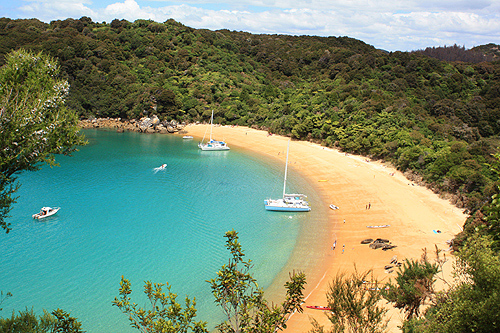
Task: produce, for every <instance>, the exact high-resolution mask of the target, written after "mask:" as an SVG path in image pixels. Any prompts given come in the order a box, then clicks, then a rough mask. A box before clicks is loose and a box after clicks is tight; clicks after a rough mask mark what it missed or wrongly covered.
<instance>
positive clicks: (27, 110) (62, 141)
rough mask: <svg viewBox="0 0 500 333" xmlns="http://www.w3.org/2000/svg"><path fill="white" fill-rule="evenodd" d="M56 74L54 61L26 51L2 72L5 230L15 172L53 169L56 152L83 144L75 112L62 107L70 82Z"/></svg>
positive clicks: (0, 204)
mask: <svg viewBox="0 0 500 333" xmlns="http://www.w3.org/2000/svg"><path fill="white" fill-rule="evenodd" d="M58 75H59V67H58V65H57V62H56V61H55V60H54V59H53V58H51V57H49V56H47V55H44V54H42V53H33V52H29V51H24V50H17V51H12V52H11V53H9V54H8V55H7V58H6V63H5V64H4V65H3V66H2V67H1V68H0V225H1V226H2V228H3V229H5V231H6V232H9V230H10V227H9V225H10V224H9V223H8V222H7V221H6V220H5V219H6V217H7V216H8V213H9V211H10V209H11V207H12V204H13V203H14V202H15V198H14V197H13V195H14V193H15V192H16V190H17V189H18V186H19V185H18V184H17V183H16V178H17V177H16V176H17V174H19V173H20V172H22V171H33V170H37V169H39V167H40V165H41V164H42V163H47V164H49V165H55V164H56V163H55V159H54V154H64V155H69V154H71V153H72V152H73V151H75V149H76V146H77V145H81V144H84V140H83V136H82V135H80V134H79V129H78V127H77V117H76V115H75V113H74V112H73V110H71V109H68V108H66V106H65V105H64V100H65V98H66V97H67V95H68V92H69V84H68V82H67V81H66V80H63V79H61V78H60V77H59V76H58Z"/></svg>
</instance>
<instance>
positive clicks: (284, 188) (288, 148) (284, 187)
mask: <svg viewBox="0 0 500 333" xmlns="http://www.w3.org/2000/svg"><path fill="white" fill-rule="evenodd" d="M289 150H290V140H288V146H287V147H286V162H285V180H284V182H283V199H285V191H286V174H287V172H288V151H289Z"/></svg>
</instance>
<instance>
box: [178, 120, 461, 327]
mask: <svg viewBox="0 0 500 333" xmlns="http://www.w3.org/2000/svg"><path fill="white" fill-rule="evenodd" d="M185 130H186V131H187V134H189V135H192V136H193V137H195V139H200V138H202V137H203V135H204V134H205V132H206V125H189V126H187V127H186V128H185ZM213 136H214V138H215V139H217V140H223V139H224V140H226V141H227V142H228V145H229V146H230V147H237V148H241V149H245V150H246V151H248V152H251V153H254V154H260V155H261V156H263V157H266V158H273V159H276V160H277V161H278V160H279V161H280V163H283V165H284V154H283V152H286V145H287V141H288V138H286V137H281V136H276V135H268V133H267V132H265V131H259V130H254V129H250V128H247V127H229V126H218V127H214V129H213ZM289 160H290V165H291V166H292V168H291V169H290V171H291V172H300V173H301V175H302V176H303V177H304V178H305V179H307V181H308V182H309V183H310V184H311V185H312V186H313V187H314V188H315V190H316V191H317V193H318V195H319V196H320V199H321V202H322V205H323V206H324V207H314V206H313V207H312V209H313V210H318V209H321V210H322V211H323V212H324V214H327V215H328V218H327V219H323V221H318V224H315V221H309V225H307V226H303V227H302V230H301V232H300V236H299V239H298V240H297V244H296V247H295V249H294V251H293V253H292V255H291V258H290V260H289V262H288V263H287V264H286V266H285V267H284V269H283V270H282V272H281V273H280V274H279V275H278V276H277V277H276V279H275V280H274V282H273V284H272V285H271V286H270V287H269V288H268V289H267V290H266V295H268V296H267V297H268V298H270V299H271V300H275V301H276V302H278V301H279V299H280V296H282V295H283V294H282V292H283V284H284V283H285V281H286V280H287V279H288V272H292V271H293V270H295V271H304V272H305V273H306V276H307V285H306V289H305V292H304V294H305V297H306V304H305V305H322V306H325V305H327V301H326V293H327V291H328V284H329V282H330V281H331V280H332V278H333V277H334V276H335V275H336V274H337V273H338V272H346V273H350V272H352V271H353V270H354V269H355V267H356V269H357V271H358V272H365V271H367V270H369V269H371V270H373V273H374V275H375V277H376V278H377V279H378V280H379V281H382V282H384V283H385V282H387V281H388V279H389V278H390V277H394V276H395V274H396V273H395V272H392V273H386V271H385V269H384V266H386V265H388V264H389V263H390V261H391V259H392V258H393V257H394V256H397V258H398V260H399V261H402V260H404V259H409V258H413V259H418V258H420V256H421V254H422V249H423V248H427V249H428V250H431V251H432V250H434V247H435V245H437V246H438V247H439V248H440V249H448V245H447V244H446V241H447V240H450V239H452V238H453V237H454V235H455V234H457V233H458V232H460V230H461V229H460V228H461V226H462V225H463V224H464V221H465V219H466V215H464V214H463V213H462V210H461V209H459V208H456V207H454V206H453V205H452V204H451V203H450V202H448V201H447V200H443V199H441V198H439V197H438V196H437V195H436V194H434V193H433V192H432V191H431V190H429V189H427V188H424V187H421V186H417V185H415V184H412V183H411V182H410V181H408V180H407V179H406V178H405V177H404V176H403V174H401V173H400V172H398V171H397V170H395V169H394V168H391V167H389V166H387V165H384V164H383V163H379V162H374V161H370V160H367V159H366V158H363V157H360V156H354V155H348V154H344V153H341V152H339V151H337V150H334V149H329V148H325V147H322V146H320V145H317V144H313V143H310V142H304V141H292V143H291V145H290V154H289ZM330 204H335V205H336V206H338V207H339V208H340V209H338V210H330V209H328V206H329V205H330ZM262 209H263V207H262ZM305 214H309V213H305ZM324 220H326V222H325V221H324ZM344 221H345V223H344ZM386 224H389V225H390V227H387V228H367V226H378V225H386ZM434 230H436V231H437V230H439V231H440V232H439V233H436V232H434ZM366 238H372V239H376V238H386V239H389V240H390V242H391V243H392V244H393V245H396V246H397V247H395V248H393V249H391V250H388V251H382V250H381V249H377V250H374V249H370V248H369V246H368V245H363V244H361V243H360V242H361V241H362V240H363V239H366ZM335 241H337V242H336V248H335V249H334V250H332V245H333V243H334V242H335ZM354 265H355V266H354ZM390 316H391V320H390V325H389V328H390V331H391V332H397V331H399V330H398V329H397V326H398V325H399V324H400V323H401V319H402V318H403V316H402V315H401V314H400V313H399V312H398V311H396V310H394V309H393V310H391V311H390ZM310 318H315V319H316V320H318V321H319V322H320V323H321V324H323V325H327V327H328V321H327V318H326V315H325V314H324V313H323V312H322V311H320V310H312V309H307V308H305V307H304V312H303V313H295V314H294V315H292V317H291V318H290V320H289V321H288V328H287V329H286V330H285V332H288V333H292V332H307V331H309V330H310V329H311V328H312V326H311V323H310Z"/></svg>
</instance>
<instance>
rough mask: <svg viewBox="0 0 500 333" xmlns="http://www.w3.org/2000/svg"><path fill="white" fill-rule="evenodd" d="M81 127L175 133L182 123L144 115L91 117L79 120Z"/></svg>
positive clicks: (182, 126)
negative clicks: (127, 117)
mask: <svg viewBox="0 0 500 333" xmlns="http://www.w3.org/2000/svg"><path fill="white" fill-rule="evenodd" d="M79 125H80V127H81V128H105V129H115V130H116V131H117V132H119V133H122V132H125V131H129V132H141V133H160V134H168V133H176V132H179V131H181V130H182V129H183V128H184V126H185V125H184V124H179V123H177V122H176V121H171V122H167V121H163V122H162V121H160V119H159V118H158V117H157V116H152V117H151V118H148V117H144V118H141V119H139V120H137V119H130V120H128V119H121V118H91V119H83V120H80V123H79Z"/></svg>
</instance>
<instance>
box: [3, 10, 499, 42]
mask: <svg viewBox="0 0 500 333" xmlns="http://www.w3.org/2000/svg"><path fill="white" fill-rule="evenodd" d="M82 16H87V17H90V18H91V19H92V21H94V22H107V23H110V22H111V21H112V20H113V19H119V20H121V19H125V20H127V21H130V22H133V21H135V20H137V19H151V20H153V21H156V22H165V21H167V20H168V19H171V18H172V19H174V20H176V21H178V22H180V23H182V24H184V25H186V26H188V27H192V28H196V29H210V30H219V29H228V30H235V31H245V32H250V33H254V34H285V35H313V36H325V37H326V36H335V37H340V36H347V37H351V38H355V39H359V40H361V41H363V42H365V43H367V44H370V45H372V46H374V47H376V48H378V49H383V50H387V51H412V50H421V49H425V48H426V47H437V46H445V45H446V46H452V45H455V44H457V45H459V46H464V47H465V48H467V49H470V48H473V47H474V46H479V45H484V44H489V43H494V44H500V0H232V1H230V0H187V1H182V2H177V1H166V0H150V1H140V0H101V1H97V0H0V17H7V18H11V19H27V18H37V19H39V20H41V21H43V22H46V23H49V22H50V21H53V20H64V19H67V18H74V19H79V18H80V17H82Z"/></svg>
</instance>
